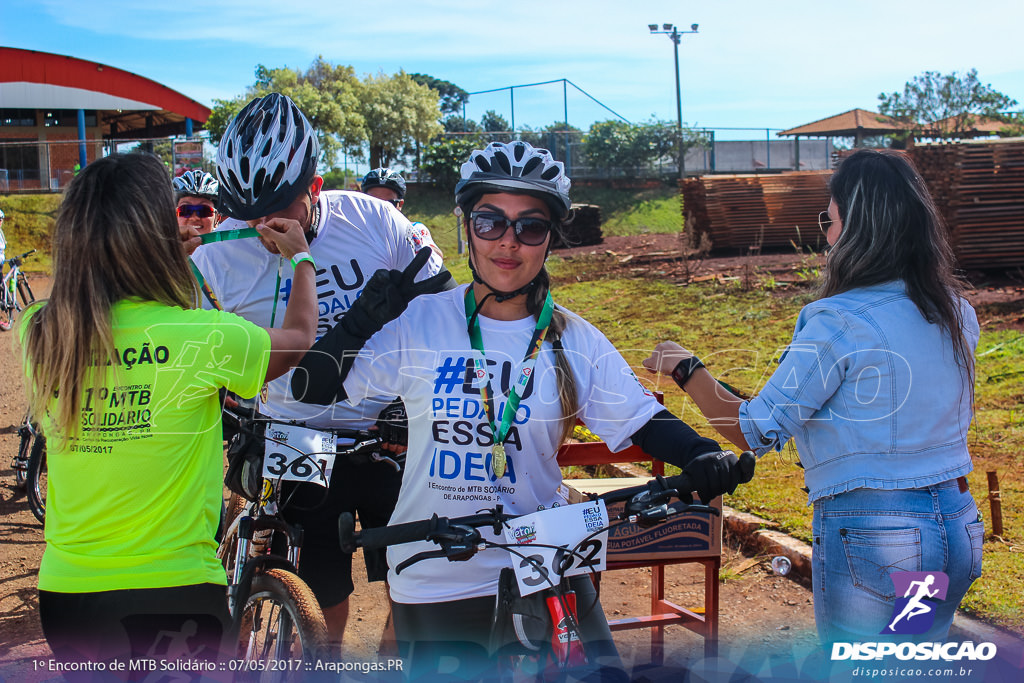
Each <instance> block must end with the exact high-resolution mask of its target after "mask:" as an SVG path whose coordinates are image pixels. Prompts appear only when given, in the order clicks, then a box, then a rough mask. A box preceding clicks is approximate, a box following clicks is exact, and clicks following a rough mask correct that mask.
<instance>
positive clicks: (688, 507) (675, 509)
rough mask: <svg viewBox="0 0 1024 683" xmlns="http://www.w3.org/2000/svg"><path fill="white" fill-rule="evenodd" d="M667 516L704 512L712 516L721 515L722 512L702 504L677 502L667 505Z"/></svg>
mask: <svg viewBox="0 0 1024 683" xmlns="http://www.w3.org/2000/svg"><path fill="white" fill-rule="evenodd" d="M667 507H668V510H669V515H678V514H679V513H681V512H704V513H708V514H712V515H718V516H719V517H720V516H721V515H722V511H721V510H719V509H718V508H716V507H711V506H710V505H704V504H703V503H692V502H691V503H686V502H684V501H679V502H676V503H672V504H671V505H668V506H667Z"/></svg>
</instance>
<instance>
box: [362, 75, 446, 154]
mask: <svg viewBox="0 0 1024 683" xmlns="http://www.w3.org/2000/svg"><path fill="white" fill-rule="evenodd" d="M359 111H360V113H362V115H363V119H364V121H365V124H364V125H365V128H366V133H367V139H368V141H369V147H370V166H371V167H372V168H377V167H379V166H390V165H391V164H392V163H393V162H394V161H396V160H397V159H399V158H400V157H401V156H402V155H403V152H404V150H407V149H409V148H413V149H419V147H420V146H421V145H425V144H426V143H427V142H429V141H430V139H431V138H433V137H435V136H437V135H439V134H440V133H441V132H442V131H443V130H444V128H443V127H442V126H441V124H440V123H439V119H440V118H441V112H440V109H439V108H438V94H437V91H436V90H432V89H431V88H428V87H427V86H425V85H420V84H419V83H417V82H416V81H414V80H413V79H412V78H410V76H409V74H407V73H405V72H404V71H400V72H398V73H397V74H395V75H394V76H387V75H385V74H383V73H381V74H378V75H376V76H367V77H366V78H365V79H364V80H363V83H362V87H361V89H360V98H359Z"/></svg>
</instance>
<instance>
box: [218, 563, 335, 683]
mask: <svg viewBox="0 0 1024 683" xmlns="http://www.w3.org/2000/svg"><path fill="white" fill-rule="evenodd" d="M241 609H243V610H244V611H243V612H242V616H241V619H240V620H239V624H240V627H239V631H238V651H237V657H238V659H239V660H244V661H250V662H251V661H263V662H271V661H284V660H294V659H301V660H302V661H303V662H315V661H316V660H317V659H319V658H321V657H326V656H327V655H328V648H329V645H328V639H327V625H326V623H325V621H324V614H323V612H322V611H321V610H320V605H319V604H318V603H317V600H316V596H314V595H313V591H312V590H310V588H309V586H307V585H306V584H305V583H304V582H303V581H302V579H300V578H299V577H298V576H296V575H295V574H292V573H291V572H288V571H285V570H283V569H268V570H267V571H265V572H260V573H258V574H256V576H255V577H253V582H252V592H251V594H250V595H249V599H248V600H247V601H246V603H245V606H244V607H243V608H241ZM246 669H247V670H248V667H246ZM257 669H258V667H252V671H251V673H252V674H253V676H254V680H259V681H271V680H272V681H278V680H301V679H302V678H303V677H304V672H303V671H270V670H266V671H258V670H257Z"/></svg>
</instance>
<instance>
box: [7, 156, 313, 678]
mask: <svg viewBox="0 0 1024 683" xmlns="http://www.w3.org/2000/svg"><path fill="white" fill-rule="evenodd" d="M257 229H258V230H259V232H260V235H261V236H262V238H263V239H265V240H268V241H272V242H273V243H274V244H276V245H277V247H278V249H279V250H280V251H281V253H282V254H284V255H285V256H287V257H289V258H292V257H295V256H298V257H297V258H295V259H294V263H295V266H294V267H295V277H294V283H293V288H292V293H291V297H290V300H289V302H288V308H287V312H286V315H285V318H284V322H283V326H282V328H280V329H271V330H264V329H262V328H260V327H257V326H256V325H253V324H251V323H249V322H247V321H245V320H243V319H242V318H239V317H237V316H235V315H232V314H230V313H223V312H220V311H204V310H200V309H198V308H197V302H198V298H197V286H196V282H195V280H194V279H193V277H192V274H191V272H190V269H189V266H188V261H187V257H186V253H185V249H184V248H183V246H182V245H183V242H184V243H186V244H188V240H187V237H188V236H187V235H183V236H181V237H179V231H178V224H177V221H176V220H175V215H174V197H173V195H172V191H171V184H170V180H169V178H168V176H167V171H166V170H165V169H164V167H163V165H162V164H161V163H160V162H159V161H158V160H157V159H156V157H152V156H149V155H146V154H129V155H124V156H111V157H106V158H103V159H100V160H98V161H95V162H93V163H92V164H89V165H88V166H87V167H86V168H84V169H83V170H82V172H81V173H80V174H78V175H77V176H76V177H75V179H74V180H73V181H72V182H71V184H70V185H69V187H68V189H67V193H66V195H65V197H64V201H63V203H62V204H61V208H60V212H59V213H58V216H57V221H56V225H55V228H54V233H53V264H54V280H53V292H52V294H51V296H50V298H49V300H47V301H45V302H43V303H42V304H41V305H39V306H36V307H34V308H32V309H30V310H29V311H28V313H27V314H26V316H25V317H24V319H23V322H22V327H21V338H22V340H23V344H24V352H25V368H26V375H27V378H28V383H27V385H28V387H29V393H30V397H29V400H30V404H31V410H32V413H33V414H34V415H39V416H41V418H40V421H41V423H42V425H43V429H44V430H45V433H46V434H47V436H48V437H49V441H48V445H49V453H48V467H49V486H48V488H49V491H48V494H47V510H46V550H45V552H44V554H43V559H42V563H41V566H40V569H39V611H40V619H41V621H42V625H43V632H44V634H45V635H46V639H47V642H48V643H49V644H50V647H51V649H52V650H53V652H54V654H55V655H56V656H57V658H58V659H61V660H65V661H94V662H95V661H107V662H109V661H110V660H122V661H123V660H125V659H127V658H128V657H145V658H157V659H159V658H173V657H182V658H186V659H190V660H198V659H212V658H216V657H217V656H218V653H219V651H220V645H221V641H222V637H223V635H224V634H225V631H226V626H227V624H228V623H229V617H228V612H227V602H226V597H225V594H224V588H223V587H224V585H225V584H226V577H225V575H224V571H223V569H222V568H221V566H220V564H219V563H218V562H217V558H216V542H215V541H214V533H215V531H216V528H217V524H218V518H219V511H220V507H221V491H222V486H221V477H222V468H223V455H222V442H221V427H220V404H219V401H218V396H217V392H218V390H219V389H220V387H227V388H228V389H230V390H232V391H234V392H236V393H238V394H240V395H242V396H254V395H255V394H256V393H257V392H258V391H259V389H260V387H261V386H262V385H263V383H264V382H265V381H266V380H268V379H271V378H273V377H276V376H278V375H280V374H282V373H283V372H284V371H285V370H287V369H288V368H289V367H290V366H292V365H293V364H295V363H297V362H298V360H299V359H300V358H301V357H302V354H303V352H304V351H305V349H307V348H308V347H309V346H310V345H311V344H312V342H313V334H314V330H315V325H316V298H315V293H314V289H313V279H314V267H312V263H309V264H307V265H303V263H304V261H303V260H302V259H303V258H308V254H306V255H305V256H303V253H304V252H308V245H307V244H306V241H305V238H304V237H303V233H302V229H301V227H300V226H299V224H298V222H296V221H290V220H284V219H272V220H268V221H265V223H264V224H263V225H260V226H259V227H258V228H257ZM194 243H195V242H194V241H193V242H192V244H193V245H194Z"/></svg>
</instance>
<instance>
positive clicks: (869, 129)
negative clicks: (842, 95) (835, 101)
mask: <svg viewBox="0 0 1024 683" xmlns="http://www.w3.org/2000/svg"><path fill="white" fill-rule="evenodd" d="M912 129H913V126H912V125H910V124H905V123H901V122H900V121H897V120H896V119H894V118H892V117H891V116H885V115H884V114H878V113H876V112H873V111H867V110H866V109H851V110H850V111H846V112H843V113H842V114H836V115H835V116H829V117H828V118H824V119H820V120H818V121H812V122H811V123H805V124H804V125H802V126H797V127H796V128H790V129H789V130H784V131H782V132H780V133H776V135H779V136H797V135H799V136H808V137H852V138H855V139H856V141H857V144H859V143H860V141H861V140H862V139H863V138H865V137H869V136H871V135H889V134H891V133H897V132H900V131H905V130H912Z"/></svg>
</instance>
